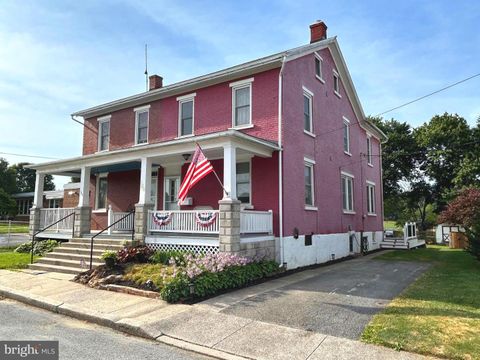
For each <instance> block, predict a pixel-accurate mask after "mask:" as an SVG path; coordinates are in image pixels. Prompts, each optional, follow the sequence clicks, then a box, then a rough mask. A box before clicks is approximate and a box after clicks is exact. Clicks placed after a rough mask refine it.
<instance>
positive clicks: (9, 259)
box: [0, 248, 38, 270]
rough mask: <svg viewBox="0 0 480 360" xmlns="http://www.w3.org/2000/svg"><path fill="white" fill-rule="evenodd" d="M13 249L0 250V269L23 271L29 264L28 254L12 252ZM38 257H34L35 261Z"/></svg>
mask: <svg viewBox="0 0 480 360" xmlns="http://www.w3.org/2000/svg"><path fill="white" fill-rule="evenodd" d="M14 249H15V248H0V269H7V270H13V269H25V268H26V267H28V264H30V254H21V253H16V252H14V251H13V250H14ZM36 258H38V256H35V257H34V258H33V259H34V260H35V259H36Z"/></svg>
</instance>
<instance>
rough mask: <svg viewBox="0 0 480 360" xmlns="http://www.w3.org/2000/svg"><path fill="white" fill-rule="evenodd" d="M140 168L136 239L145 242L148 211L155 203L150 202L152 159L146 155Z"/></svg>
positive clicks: (136, 208)
mask: <svg viewBox="0 0 480 360" xmlns="http://www.w3.org/2000/svg"><path fill="white" fill-rule="evenodd" d="M141 163H142V166H141V169H140V190H139V194H138V203H137V204H135V225H134V226H135V241H136V242H137V243H143V242H144V240H145V236H146V235H147V233H148V229H147V224H148V211H149V210H153V207H154V206H155V204H152V203H150V193H151V187H152V159H151V158H147V157H144V158H142V159H141Z"/></svg>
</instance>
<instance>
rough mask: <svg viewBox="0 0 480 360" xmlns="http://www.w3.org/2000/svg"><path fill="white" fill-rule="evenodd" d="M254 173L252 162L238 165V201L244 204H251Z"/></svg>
mask: <svg viewBox="0 0 480 360" xmlns="http://www.w3.org/2000/svg"><path fill="white" fill-rule="evenodd" d="M251 183H252V173H251V166H250V161H247V162H239V163H237V199H238V200H240V201H241V202H242V204H251V203H252V198H251V192H252V186H251Z"/></svg>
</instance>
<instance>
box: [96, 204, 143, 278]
mask: <svg viewBox="0 0 480 360" xmlns="http://www.w3.org/2000/svg"><path fill="white" fill-rule="evenodd" d="M132 215H133V216H135V210H132V211H130V212H129V213H128V214H127V215H125V216H122V217H121V218H120V219H118V220H117V221H115V222H114V223H112V224H110V225H108V226H107V227H106V228H104V229H102V230H101V231H100V232H98V233H97V234H95V235H93V236H92V238H91V239H90V270H92V262H93V240H94V239H95V238H96V237H97V236H99V235H101V234H103V233H104V232H105V231H107V230H108V229H110V228H111V227H112V226H113V225H116V224H117V223H119V222H120V221H122V220H125V219H126V218H127V217H129V216H132ZM134 237H135V218H134V220H133V226H132V241H133V239H134Z"/></svg>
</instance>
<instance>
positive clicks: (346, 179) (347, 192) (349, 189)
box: [342, 173, 354, 213]
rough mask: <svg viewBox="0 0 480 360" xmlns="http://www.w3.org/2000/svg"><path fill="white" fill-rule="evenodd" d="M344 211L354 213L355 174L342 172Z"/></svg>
mask: <svg viewBox="0 0 480 360" xmlns="http://www.w3.org/2000/svg"><path fill="white" fill-rule="evenodd" d="M342 199H343V212H345V213H353V212H354V211H353V176H352V175H350V174H347V173H342Z"/></svg>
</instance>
